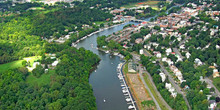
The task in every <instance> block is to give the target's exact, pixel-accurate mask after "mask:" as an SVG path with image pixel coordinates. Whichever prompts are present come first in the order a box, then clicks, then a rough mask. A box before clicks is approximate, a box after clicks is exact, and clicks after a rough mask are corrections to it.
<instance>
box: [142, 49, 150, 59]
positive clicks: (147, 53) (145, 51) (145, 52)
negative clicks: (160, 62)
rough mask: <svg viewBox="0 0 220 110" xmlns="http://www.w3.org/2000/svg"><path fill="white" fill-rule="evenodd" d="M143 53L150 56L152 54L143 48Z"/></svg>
mask: <svg viewBox="0 0 220 110" xmlns="http://www.w3.org/2000/svg"><path fill="white" fill-rule="evenodd" d="M144 54H145V55H147V56H149V57H152V55H151V54H150V53H149V52H148V51H147V50H145V49H144Z"/></svg>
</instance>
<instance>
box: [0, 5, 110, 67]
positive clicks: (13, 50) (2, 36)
mask: <svg viewBox="0 0 220 110" xmlns="http://www.w3.org/2000/svg"><path fill="white" fill-rule="evenodd" d="M111 17H112V15H111V14H108V13H104V12H103V11H100V10H97V9H89V8H85V7H76V8H65V9H55V10H51V11H31V10H29V11H27V12H25V13H23V14H20V15H18V16H16V17H14V18H12V19H7V20H4V21H3V22H2V23H0V30H1V32H0V41H1V42H0V49H1V50H0V63H7V62H10V61H14V60H17V59H21V58H23V57H27V56H34V55H41V54H43V53H44V52H45V50H44V45H45V41H43V40H42V39H41V38H50V36H54V37H56V38H59V37H61V36H62V35H66V34H68V32H73V31H79V36H76V34H75V35H72V38H71V40H72V41H76V40H77V39H79V38H81V37H83V36H85V35H86V34H88V33H91V32H93V31H95V30H97V26H93V27H92V28H90V29H87V30H83V29H82V28H81V27H82V25H83V24H88V25H93V22H94V21H103V20H105V19H107V18H111ZM79 18H80V19H79ZM78 37H79V38H78ZM70 44H71V43H70Z"/></svg>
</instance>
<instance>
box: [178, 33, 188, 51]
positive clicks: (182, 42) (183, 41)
mask: <svg viewBox="0 0 220 110" xmlns="http://www.w3.org/2000/svg"><path fill="white" fill-rule="evenodd" d="M187 33H188V31H187ZM187 39H189V36H186V37H185V39H184V40H182V41H181V42H180V43H179V45H178V47H179V46H181V45H182V44H184V43H185V42H186V40H187Z"/></svg>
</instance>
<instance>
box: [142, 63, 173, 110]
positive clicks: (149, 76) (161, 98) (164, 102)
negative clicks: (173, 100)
mask: <svg viewBox="0 0 220 110" xmlns="http://www.w3.org/2000/svg"><path fill="white" fill-rule="evenodd" d="M143 73H147V75H148V78H149V79H150V82H151V84H152V85H153V87H154V89H155V91H156V94H157V95H158V97H159V98H160V100H161V101H162V103H163V104H164V105H165V106H166V108H167V109H169V110H172V108H171V107H170V106H169V105H168V104H167V102H166V101H165V100H164V99H163V97H162V96H161V95H160V92H159V91H158V90H157V88H156V86H155V84H154V82H153V79H152V77H151V75H150V73H148V72H147V71H144V70H143V69H142V68H141V66H139V75H140V78H141V80H142V82H143V83H144V85H145V87H146V88H147V89H148V91H150V88H148V86H147V84H146V82H145V81H144V78H143ZM150 95H151V96H153V94H152V93H151V91H150ZM154 100H156V99H154Z"/></svg>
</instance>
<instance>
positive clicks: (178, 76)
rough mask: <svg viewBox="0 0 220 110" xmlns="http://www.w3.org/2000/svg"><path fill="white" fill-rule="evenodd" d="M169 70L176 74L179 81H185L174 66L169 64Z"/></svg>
mask: <svg viewBox="0 0 220 110" xmlns="http://www.w3.org/2000/svg"><path fill="white" fill-rule="evenodd" d="M170 70H171V71H172V72H173V73H174V74H175V75H176V76H177V78H178V79H179V80H180V83H182V82H185V80H183V76H182V73H181V71H180V70H179V69H178V68H177V67H176V66H174V65H172V66H170Z"/></svg>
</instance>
